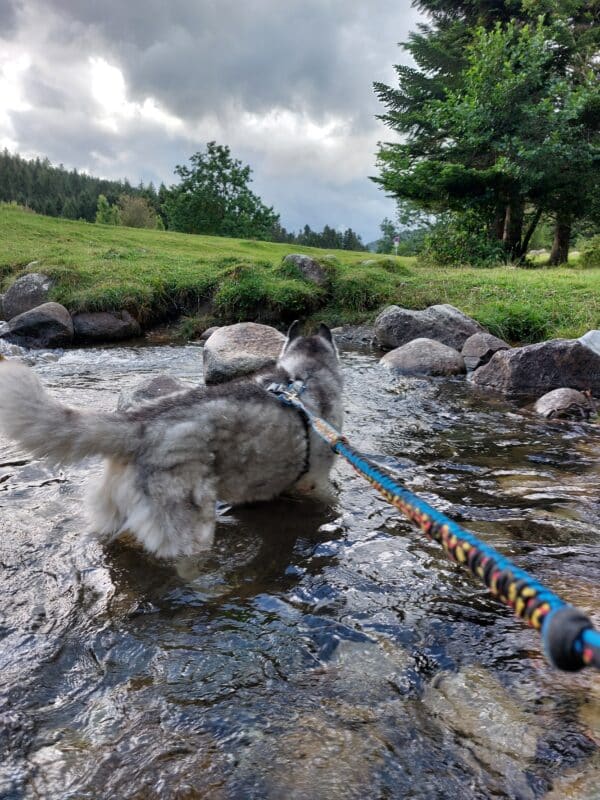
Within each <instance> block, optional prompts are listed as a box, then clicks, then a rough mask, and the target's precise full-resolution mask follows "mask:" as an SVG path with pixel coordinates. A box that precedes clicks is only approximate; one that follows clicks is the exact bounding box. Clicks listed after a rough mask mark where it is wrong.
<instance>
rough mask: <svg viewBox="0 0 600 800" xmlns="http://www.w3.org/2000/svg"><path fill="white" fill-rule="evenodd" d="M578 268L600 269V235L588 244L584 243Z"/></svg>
mask: <svg viewBox="0 0 600 800" xmlns="http://www.w3.org/2000/svg"><path fill="white" fill-rule="evenodd" d="M577 266H579V267H584V268H587V267H600V235H599V236H593V237H592V238H591V239H588V240H587V242H584V244H583V245H582V247H581V250H580V255H579V261H578V262H577Z"/></svg>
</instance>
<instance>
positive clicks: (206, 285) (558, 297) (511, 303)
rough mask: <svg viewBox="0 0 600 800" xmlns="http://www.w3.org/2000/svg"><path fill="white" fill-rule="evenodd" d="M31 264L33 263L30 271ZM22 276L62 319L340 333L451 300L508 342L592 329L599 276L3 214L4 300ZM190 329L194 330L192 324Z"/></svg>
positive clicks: (5, 210)
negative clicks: (315, 276)
mask: <svg viewBox="0 0 600 800" xmlns="http://www.w3.org/2000/svg"><path fill="white" fill-rule="evenodd" d="M290 252H301V253H306V254H308V255H312V256H313V257H315V258H317V259H318V260H320V261H321V263H323V265H324V266H325V267H326V269H327V272H328V276H329V280H328V283H327V285H326V286H325V287H323V288H319V287H316V286H314V285H313V284H310V283H307V282H306V281H304V280H302V279H301V278H300V277H299V276H298V274H297V273H295V272H294V270H293V269H290V268H289V267H287V266H283V265H282V264H281V261H282V258H283V257H284V256H285V255H287V254H288V253H290ZM32 261H37V262H38V263H37V264H36V265H34V266H32V267H28V268H27V269H26V267H27V265H28V264H29V263H30V262H32ZM364 262H368V263H364ZM25 271H30V272H33V271H43V272H45V273H47V274H49V275H51V276H52V277H54V278H55V279H56V285H55V287H54V289H53V290H52V299H54V300H57V301H58V302H60V303H63V304H64V305H65V306H66V307H67V308H68V309H69V310H70V311H83V310H111V309H121V308H126V309H128V310H129V311H131V312H132V313H134V314H135V315H136V316H137V317H138V318H139V319H140V321H141V322H142V323H144V324H151V323H153V322H158V321H160V320H164V319H168V318H173V317H176V316H181V315H187V316H188V317H190V316H192V317H193V315H195V314H200V315H201V318H200V323H201V324H202V325H205V324H208V323H209V322H220V323H225V322H233V321H238V320H244V319H251V320H255V321H264V322H270V323H273V324H282V325H283V324H285V323H287V322H288V321H289V320H291V319H294V318H295V317H302V318H309V319H314V320H316V319H323V320H325V321H327V322H329V323H330V324H341V323H343V322H361V321H365V320H368V319H372V318H373V317H374V315H375V313H376V312H377V311H378V309H379V308H381V307H382V306H384V305H386V304H388V303H396V304H398V305H402V306H406V307H408V308H424V307H426V306H428V305H431V304H433V303H451V304H452V305H455V306H457V307H458V308H460V309H461V310H462V311H464V312H466V313H467V314H470V315H471V316H473V317H474V318H475V319H477V320H478V321H479V322H481V323H482V324H483V325H486V326H487V327H489V328H490V330H491V331H492V332H493V333H496V334H497V335H500V336H502V337H503V338H505V339H508V340H509V341H512V342H516V341H522V342H526V341H539V340H541V339H543V338H549V337H555V336H565V337H575V336H580V335H581V334H582V333H584V332H585V331H586V330H589V329H590V328H600V268H594V269H579V268H577V262H575V263H574V265H573V266H569V267H566V268H560V269H557V268H554V269H546V268H542V267H539V268H536V269H512V268H507V267H498V268H492V269H473V268H468V267H455V268H452V267H437V268H436V267H431V266H422V265H419V264H417V262H416V261H415V259H413V258H409V257H404V258H390V257H389V256H388V257H377V256H373V255H372V254H369V253H358V252H356V253H355V252H346V251H333V252H332V251H326V250H318V249H315V248H309V247H300V246H297V245H282V244H272V243H268V242H255V241H244V240H239V239H225V238H221V237H214V236H192V235H186V234H181V233H169V232H164V231H152V230H140V229H135V228H120V227H111V226H103V225H93V224H89V223H85V222H72V221H70V220H63V219H56V218H51V217H43V216H39V215H36V214H32V213H28V212H26V211H24V210H23V209H20V208H18V207H15V206H10V205H0V278H1V279H2V285H1V288H2V291H4V290H5V289H6V288H7V287H8V286H9V285H10V283H11V282H12V281H13V280H14V279H15V278H16V277H18V276H19V275H21V274H23V272H25ZM186 329H187V330H188V331H189V330H193V329H194V324H193V320H192V321H190V320H189V319H188V321H187V324H186Z"/></svg>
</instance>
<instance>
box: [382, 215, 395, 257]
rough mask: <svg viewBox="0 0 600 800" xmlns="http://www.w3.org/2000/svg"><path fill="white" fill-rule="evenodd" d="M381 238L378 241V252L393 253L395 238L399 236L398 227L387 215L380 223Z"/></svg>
mask: <svg viewBox="0 0 600 800" xmlns="http://www.w3.org/2000/svg"><path fill="white" fill-rule="evenodd" d="M379 230H380V231H381V238H380V239H379V241H378V242H377V252H378V253H391V252H393V250H394V238H395V237H396V236H398V228H397V227H396V225H394V223H393V222H392V220H391V219H389V218H388V217H386V218H385V219H384V220H382V222H381V224H380V225H379Z"/></svg>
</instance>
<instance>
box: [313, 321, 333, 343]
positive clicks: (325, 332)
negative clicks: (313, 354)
mask: <svg viewBox="0 0 600 800" xmlns="http://www.w3.org/2000/svg"><path fill="white" fill-rule="evenodd" d="M317 336H320V337H321V339H325V340H326V341H328V342H329V343H330V344H333V336H332V335H331V331H330V330H329V328H328V327H327V325H325V323H324V322H322V323H321V324H320V325H319V330H318V331H317Z"/></svg>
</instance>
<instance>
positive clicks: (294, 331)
mask: <svg viewBox="0 0 600 800" xmlns="http://www.w3.org/2000/svg"><path fill="white" fill-rule="evenodd" d="M298 336H300V321H299V320H297V319H295V320H294V321H293V322H292V324H291V325H290V327H289V329H288V332H287V340H288V344H289V343H290V342H293V341H294V339H297V338H298Z"/></svg>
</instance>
